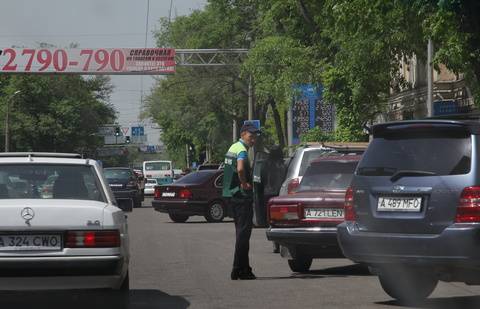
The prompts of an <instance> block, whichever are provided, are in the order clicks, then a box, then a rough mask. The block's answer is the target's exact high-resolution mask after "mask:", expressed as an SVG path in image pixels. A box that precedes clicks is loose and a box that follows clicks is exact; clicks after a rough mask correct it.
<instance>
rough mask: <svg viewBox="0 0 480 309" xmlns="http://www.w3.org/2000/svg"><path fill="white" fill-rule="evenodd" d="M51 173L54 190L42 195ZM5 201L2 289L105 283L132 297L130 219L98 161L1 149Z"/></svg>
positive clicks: (0, 224) (0, 221) (0, 215)
mask: <svg viewBox="0 0 480 309" xmlns="http://www.w3.org/2000/svg"><path fill="white" fill-rule="evenodd" d="M52 175H55V177H51V176H52ZM18 179H19V180H21V181H22V182H25V183H27V186H26V187H27V188H28V189H27V191H25V192H22V195H18V192H17V189H16V188H15V187H14V186H12V180H14V181H13V182H15V181H16V180H18ZM52 179H53V186H52V192H51V194H49V195H42V194H40V192H41V190H38V189H39V188H42V187H44V186H43V184H44V183H45V182H48V183H49V184H48V185H50V181H52ZM22 191H23V189H22ZM0 204H1V205H2V207H0V251H1V258H0V269H1V270H2V275H1V276H0V290H48V289H69V290H70V289H96V288H99V289H100V288H101V289H111V290H116V291H117V292H118V293H119V294H120V295H121V296H122V297H121V298H122V299H123V297H127V296H128V290H129V276H128V264H129V250H128V233H127V222H126V219H125V214H124V212H123V211H122V210H121V209H119V208H118V207H117V204H116V201H115V199H114V197H113V195H112V193H111V191H110V189H109V187H108V184H107V183H106V181H105V180H104V177H103V175H102V169H101V167H100V166H99V165H98V164H97V162H96V161H95V160H88V159H82V158H81V156H80V155H75V154H59V153H1V154H0Z"/></svg>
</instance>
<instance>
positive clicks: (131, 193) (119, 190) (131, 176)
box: [104, 167, 144, 207]
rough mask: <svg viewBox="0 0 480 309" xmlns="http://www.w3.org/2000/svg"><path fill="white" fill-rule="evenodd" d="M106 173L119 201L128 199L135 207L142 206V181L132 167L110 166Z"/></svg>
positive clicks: (105, 170)
mask: <svg viewBox="0 0 480 309" xmlns="http://www.w3.org/2000/svg"><path fill="white" fill-rule="evenodd" d="M104 173H105V178H106V179H107V181H108V184H109V186H110V189H112V191H113V194H114V195H115V199H117V201H118V200H126V201H127V202H131V204H132V205H133V207H142V202H143V200H144V194H143V189H142V182H141V181H140V180H139V179H138V177H137V175H136V174H135V172H134V171H133V170H132V169H131V168H128V167H109V168H105V169H104Z"/></svg>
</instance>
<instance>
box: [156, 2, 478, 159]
mask: <svg viewBox="0 0 480 309" xmlns="http://www.w3.org/2000/svg"><path fill="white" fill-rule="evenodd" d="M479 11H480V2H479V1H476V0H463V1H459V0H440V1H439V0H394V1H384V0H321V1H319V0H254V1H251V0H229V1H225V0H210V1H208V4H207V5H206V7H205V9H203V10H201V11H195V12H193V13H192V14H191V15H190V16H184V17H179V18H177V19H176V20H175V21H174V22H173V23H171V24H169V23H168V22H167V21H166V20H162V21H161V27H160V31H159V32H158V33H157V41H158V45H159V46H172V47H177V48H236V47H241V48H250V53H249V57H248V59H247V60H246V62H245V63H244V65H243V67H242V68H241V70H239V69H237V68H229V69H216V70H211V69H179V72H178V74H177V75H175V76H171V77H169V78H168V80H167V81H160V82H159V84H158V88H160V89H161V91H160V90H159V92H158V93H157V94H153V95H152V98H151V100H150V103H151V104H150V105H149V106H150V107H149V110H150V112H151V114H152V115H154V118H155V119H157V121H158V122H159V123H160V124H161V126H162V128H164V134H165V139H166V140H167V145H168V146H169V149H170V147H173V149H177V151H181V149H182V147H183V145H184V144H185V143H193V144H195V145H196V148H197V149H200V148H202V147H203V148H204V147H206V146H205V145H207V144H212V143H213V144H214V145H215V146H217V145H221V146H222V147H223V144H222V143H224V144H228V141H229V140H230V138H229V136H228V135H229V134H227V133H228V132H227V131H230V130H229V129H228V130H227V129H226V128H227V127H228V128H229V127H230V121H231V120H232V119H237V120H238V121H241V120H243V119H244V118H245V116H246V115H245V112H246V111H245V109H246V101H247V98H246V90H247V87H246V85H247V78H248V77H249V76H252V77H253V80H254V82H255V93H256V113H257V117H258V118H259V119H261V120H262V124H264V123H265V132H266V133H267V134H266V135H267V140H268V141H267V143H279V144H282V140H284V138H285V134H284V133H285V124H286V123H285V117H284V115H285V111H286V110H287V108H288V106H289V105H290V103H291V98H292V96H293V95H294V93H293V88H294V85H296V84H302V83H320V84H322V85H323V86H324V89H325V93H324V98H325V100H326V101H327V102H330V103H333V104H334V105H335V106H336V113H337V114H336V119H337V130H336V132H335V134H334V137H335V139H337V140H342V141H348V140H352V141H354V140H364V139H365V135H364V133H363V126H364V124H366V123H369V122H371V121H372V120H374V119H375V117H376V116H377V115H378V114H379V113H382V112H384V111H385V106H386V103H387V100H388V97H389V95H390V92H391V90H392V89H399V86H402V87H404V86H408V83H407V82H406V81H405V80H404V79H403V78H402V77H401V76H400V74H399V64H400V62H401V60H408V59H409V58H411V57H412V56H413V55H416V57H417V59H419V60H420V61H426V59H425V58H426V46H427V40H428V38H433V40H434V41H435V47H436V58H435V59H436V60H435V61H436V63H437V65H438V64H440V63H442V64H445V65H446V66H447V67H448V68H449V69H451V70H452V71H454V72H456V73H465V76H466V78H467V81H468V83H469V85H470V87H471V89H473V90H474V92H475V93H476V96H477V102H480V87H478V85H479V81H480V18H479V16H478V12H479ZM169 92H172V93H175V95H169ZM199 102H201V103H199ZM199 104H201V106H202V108H201V109H200V108H199ZM166 111H168V112H166ZM172 113H173V114H174V115H175V116H171V114H172ZM192 115H193V116H192ZM193 119H194V120H195V121H196V122H195V126H193V125H192V121H193ZM194 127H195V128H197V129H195V128H194ZM192 130H193V131H192ZM195 130H197V131H198V133H197V132H194V131H195ZM318 134H319V133H318V132H316V131H314V132H309V133H308V134H306V137H305V138H306V139H317V138H320V139H322V138H330V137H329V136H323V135H318ZM212 136H215V137H214V138H213V137H212ZM215 148H216V149H217V147H215ZM220 153H221V152H220V151H219V152H218V156H219V157H220ZM179 155H180V153H179Z"/></svg>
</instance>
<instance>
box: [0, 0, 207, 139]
mask: <svg viewBox="0 0 480 309" xmlns="http://www.w3.org/2000/svg"><path fill="white" fill-rule="evenodd" d="M148 1H149V4H150V5H149V10H148V31H147V44H146V46H147V47H155V39H154V36H153V32H154V31H155V30H156V29H157V28H158V20H159V19H160V18H161V17H168V16H169V12H170V1H171V0H75V1H74V0H14V1H13V0H2V1H1V5H2V8H1V10H0V47H1V48H6V47H11V46H22V47H33V48H35V47H37V46H38V43H49V44H53V45H55V46H57V47H67V46H69V45H70V43H77V44H79V47H81V48H122V47H125V48H129V47H144V46H145V33H146V31H145V30H146V24H147V3H148ZM205 3H206V0H173V5H172V11H171V16H172V18H175V16H180V15H188V14H190V13H191V12H192V11H193V10H197V9H201V8H202V7H203V6H204V5H205ZM111 79H112V84H113V85H114V86H115V89H114V92H113V93H112V96H111V103H112V104H113V105H114V106H115V108H116V110H117V111H118V120H117V121H118V123H119V124H120V125H121V126H124V127H131V126H136V125H138V124H140V123H139V118H138V116H139V113H140V110H141V97H142V88H143V95H144V96H147V95H148V94H149V93H150V90H151V88H152V86H153V85H154V79H153V77H152V76H148V75H147V76H143V77H142V76H136V75H134V76H132V75H124V76H118V75H117V76H112V77H111ZM155 127H156V125H154V124H152V123H151V122H149V121H147V122H146V123H145V133H146V134H147V135H148V143H149V144H152V145H156V144H158V140H159V138H160V132H159V130H158V129H156V128H155Z"/></svg>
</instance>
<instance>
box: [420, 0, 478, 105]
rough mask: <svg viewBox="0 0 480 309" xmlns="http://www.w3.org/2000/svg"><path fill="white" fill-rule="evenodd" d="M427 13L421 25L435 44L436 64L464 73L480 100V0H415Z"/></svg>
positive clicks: (476, 99) (476, 98) (476, 97)
mask: <svg viewBox="0 0 480 309" xmlns="http://www.w3.org/2000/svg"><path fill="white" fill-rule="evenodd" d="M418 2H420V5H421V6H422V10H423V11H425V12H427V13H428V17H427V18H426V20H425V23H424V26H425V29H426V30H425V31H426V35H427V36H428V37H430V38H432V39H433V41H434V45H435V50H436V51H435V63H436V64H440V63H442V64H445V65H446V67H447V68H448V69H450V70H452V71H453V72H455V73H464V74H465V77H466V80H467V83H468V85H469V86H470V88H471V89H472V90H473V92H474V95H475V101H476V102H477V104H479V102H480V2H479V1H476V0H462V1H459V0H440V1H438V0H435V1H434V0H418Z"/></svg>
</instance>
